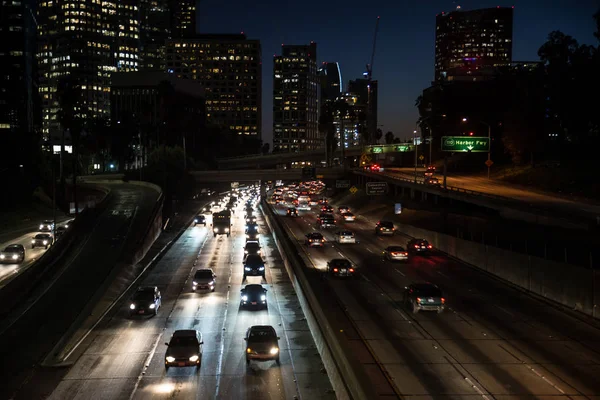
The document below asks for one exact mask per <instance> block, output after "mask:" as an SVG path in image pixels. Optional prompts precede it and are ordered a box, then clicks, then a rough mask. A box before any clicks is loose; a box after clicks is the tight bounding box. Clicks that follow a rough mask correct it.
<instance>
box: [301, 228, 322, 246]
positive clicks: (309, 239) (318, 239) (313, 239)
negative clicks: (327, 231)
mask: <svg viewBox="0 0 600 400" xmlns="http://www.w3.org/2000/svg"><path fill="white" fill-rule="evenodd" d="M304 244H306V245H307V246H308V247H323V246H324V245H325V238H324V237H323V235H321V234H320V233H319V232H313V233H307V234H306V239H305V241H304Z"/></svg>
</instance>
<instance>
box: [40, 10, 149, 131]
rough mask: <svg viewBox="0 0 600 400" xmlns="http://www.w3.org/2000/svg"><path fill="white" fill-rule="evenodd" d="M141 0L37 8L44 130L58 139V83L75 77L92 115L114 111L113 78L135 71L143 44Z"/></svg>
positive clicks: (106, 114) (95, 116)
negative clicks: (111, 95) (68, 77)
mask: <svg viewBox="0 0 600 400" xmlns="http://www.w3.org/2000/svg"><path fill="white" fill-rule="evenodd" d="M138 4H139V2H138V1H137V0H103V1H102V2H98V1H95V0H85V1H80V0H64V1H60V2H58V1H44V2H40V3H39V8H38V54H37V56H38V62H39V69H40V75H39V77H40V78H39V79H40V86H39V90H40V95H41V96H42V124H43V125H42V132H43V134H44V137H45V138H46V139H49V140H51V141H57V140H59V137H60V135H59V133H60V131H61V127H60V123H59V120H58V111H59V106H60V105H59V102H58V96H57V87H58V82H59V81H60V79H61V78H62V77H64V76H67V75H70V76H71V78H72V80H73V81H74V82H75V83H76V84H77V86H79V87H80V88H81V92H82V96H81V98H82V102H83V104H81V107H82V108H85V110H86V114H87V116H88V117H92V118H108V117H109V115H110V76H111V74H112V72H115V71H124V72H126V71H136V70H137V68H138V63H139V61H138V56H139V47H140V43H139V40H140V37H139V35H140V24H139V21H140V15H139V12H140V10H139V7H138Z"/></svg>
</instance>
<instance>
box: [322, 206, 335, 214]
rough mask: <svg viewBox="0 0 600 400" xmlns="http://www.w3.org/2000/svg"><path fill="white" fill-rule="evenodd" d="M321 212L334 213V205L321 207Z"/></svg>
mask: <svg viewBox="0 0 600 400" xmlns="http://www.w3.org/2000/svg"><path fill="white" fill-rule="evenodd" d="M321 212H323V213H328V214H331V213H333V207H331V206H323V207H321Z"/></svg>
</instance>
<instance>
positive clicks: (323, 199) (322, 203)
mask: <svg viewBox="0 0 600 400" xmlns="http://www.w3.org/2000/svg"><path fill="white" fill-rule="evenodd" d="M328 204H329V200H327V199H326V198H322V199H319V205H321V206H326V205H328Z"/></svg>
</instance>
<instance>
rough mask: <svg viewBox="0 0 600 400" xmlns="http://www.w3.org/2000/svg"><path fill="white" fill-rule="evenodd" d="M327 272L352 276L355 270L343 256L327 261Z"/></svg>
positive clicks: (340, 275) (333, 274)
mask: <svg viewBox="0 0 600 400" xmlns="http://www.w3.org/2000/svg"><path fill="white" fill-rule="evenodd" d="M327 272H328V273H329V275H331V276H336V277H353V276H354V273H355V272H356V270H355V269H354V267H353V266H352V263H351V262H350V261H348V260H346V259H344V258H335V259H333V260H331V261H329V262H328V263H327Z"/></svg>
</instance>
